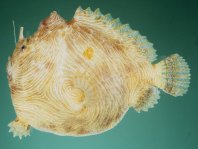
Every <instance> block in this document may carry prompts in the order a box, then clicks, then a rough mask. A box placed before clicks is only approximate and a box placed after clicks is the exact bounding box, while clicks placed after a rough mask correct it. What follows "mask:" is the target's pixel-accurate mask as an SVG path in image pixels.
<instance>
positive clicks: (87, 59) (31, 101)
mask: <svg viewBox="0 0 198 149" xmlns="http://www.w3.org/2000/svg"><path fill="white" fill-rule="evenodd" d="M156 58H157V55H156V50H155V49H154V48H153V45H152V44H151V43H150V42H149V41H148V40H147V39H146V37H145V36H141V35H140V34H139V32H138V31H135V30H132V29H131V28H130V27H129V25H128V24H124V25H123V24H121V23H120V21H119V19H113V18H112V17H111V15H110V14H107V15H103V14H101V12H100V11H99V9H97V10H95V11H91V10H90V8H88V9H86V10H83V9H82V8H80V7H79V8H78V9H77V10H76V12H75V15H74V18H73V19H72V20H71V21H70V22H68V21H65V20H64V19H63V18H62V17H60V16H59V15H58V14H57V13H56V12H55V11H54V12H52V13H51V15H50V16H49V17H48V18H46V19H45V20H43V21H42V22H41V23H40V26H39V28H38V31H37V32H36V33H34V34H33V35H32V36H30V37H28V38H24V37H23V28H22V27H21V30H20V34H19V41H18V43H17V45H16V48H15V50H14V52H13V54H12V55H11V56H10V57H9V60H8V63H7V76H8V80H9V87H10V90H11V97H12V102H13V105H14V108H15V111H16V115H17V118H16V120H15V121H13V122H11V123H10V124H9V127H10V132H13V135H14V136H19V138H20V139H21V138H22V136H28V135H29V134H30V128H31V127H33V128H35V129H38V130H41V131H45V132H51V133H54V134H57V135H66V136H87V135H94V134H99V133H102V132H104V131H107V130H109V129H111V128H113V127H114V126H116V124H118V122H120V120H121V119H122V117H123V116H124V115H125V113H126V112H127V110H128V109H129V108H134V109H135V110H136V111H137V112H140V111H147V110H148V109H149V108H152V107H154V105H155V104H157V102H158V99H159V98H160V96H159V93H160V91H159V88H160V89H161V90H163V91H164V92H166V93H168V94H170V95H173V96H182V95H183V94H185V93H186V92H187V90H188V87H189V82H190V69H189V67H188V65H187V63H186V62H185V60H184V59H183V58H182V57H181V56H179V55H178V54H173V55H171V56H169V57H167V58H165V59H164V60H162V61H160V62H159V63H155V60H156Z"/></svg>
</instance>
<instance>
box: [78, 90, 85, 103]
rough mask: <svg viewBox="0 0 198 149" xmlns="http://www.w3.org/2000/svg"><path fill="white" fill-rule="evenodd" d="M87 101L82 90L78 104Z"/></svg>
mask: <svg viewBox="0 0 198 149" xmlns="http://www.w3.org/2000/svg"><path fill="white" fill-rule="evenodd" d="M84 99H85V93H84V91H82V90H81V93H80V95H79V98H78V99H77V101H78V102H82V101H83V100H84Z"/></svg>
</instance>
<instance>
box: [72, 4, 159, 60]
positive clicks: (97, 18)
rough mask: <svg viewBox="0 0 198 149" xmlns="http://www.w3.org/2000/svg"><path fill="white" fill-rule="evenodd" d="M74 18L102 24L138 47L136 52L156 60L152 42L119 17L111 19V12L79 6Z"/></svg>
mask: <svg viewBox="0 0 198 149" xmlns="http://www.w3.org/2000/svg"><path fill="white" fill-rule="evenodd" d="M74 18H75V19H76V20H78V21H79V20H80V21H81V22H83V23H87V24H89V23H92V24H94V25H95V26H101V24H102V27H103V30H104V31H105V30H108V31H110V32H111V33H116V34H117V36H118V37H119V38H120V37H121V38H122V39H123V41H125V42H127V43H128V42H129V43H131V45H133V44H135V45H136V47H137V48H136V49H138V50H136V52H138V53H140V54H141V55H143V56H144V57H145V58H146V59H147V60H149V61H150V62H153V61H155V60H156V57H157V54H156V50H155V49H154V48H153V44H152V43H150V42H149V41H148V40H147V38H146V36H142V35H140V33H139V32H138V31H136V30H133V29H131V27H130V26H129V24H122V23H121V21H120V19H119V18H117V19H113V18H112V16H111V14H106V15H103V14H102V13H101V12H100V9H96V10H95V11H92V10H91V9H90V7H88V8H87V9H85V10H83V9H82V8H81V7H79V8H78V9H77V10H76V12H75V15H74ZM86 21H87V22H86ZM89 21H90V22H89ZM133 46H134V45H133ZM131 49H134V48H131Z"/></svg>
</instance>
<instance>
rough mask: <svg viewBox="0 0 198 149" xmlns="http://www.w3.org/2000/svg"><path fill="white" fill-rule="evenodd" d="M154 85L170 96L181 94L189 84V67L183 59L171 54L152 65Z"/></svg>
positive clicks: (186, 89)
mask: <svg viewBox="0 0 198 149" xmlns="http://www.w3.org/2000/svg"><path fill="white" fill-rule="evenodd" d="M154 67H155V70H156V77H155V85H156V86H157V87H159V88H161V89H162V90H163V91H165V92H166V93H168V94H170V95H172V96H183V95H184V94H185V93H186V92H187V91H188V87H189V84H190V69H189V66H188V64H187V63H186V62H185V60H184V59H183V58H182V57H181V56H179V55H178V54H173V55H171V56H169V57H167V58H165V59H164V60H162V61H160V62H159V63H157V64H155V65H154Z"/></svg>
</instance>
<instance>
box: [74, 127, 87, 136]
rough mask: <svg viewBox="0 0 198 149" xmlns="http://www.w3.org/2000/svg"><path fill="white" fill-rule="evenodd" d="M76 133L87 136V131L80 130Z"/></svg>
mask: <svg viewBox="0 0 198 149" xmlns="http://www.w3.org/2000/svg"><path fill="white" fill-rule="evenodd" d="M77 133H78V134H81V135H83V134H87V133H88V131H87V130H86V129H84V128H81V129H80V130H79V131H78V132H77Z"/></svg>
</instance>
